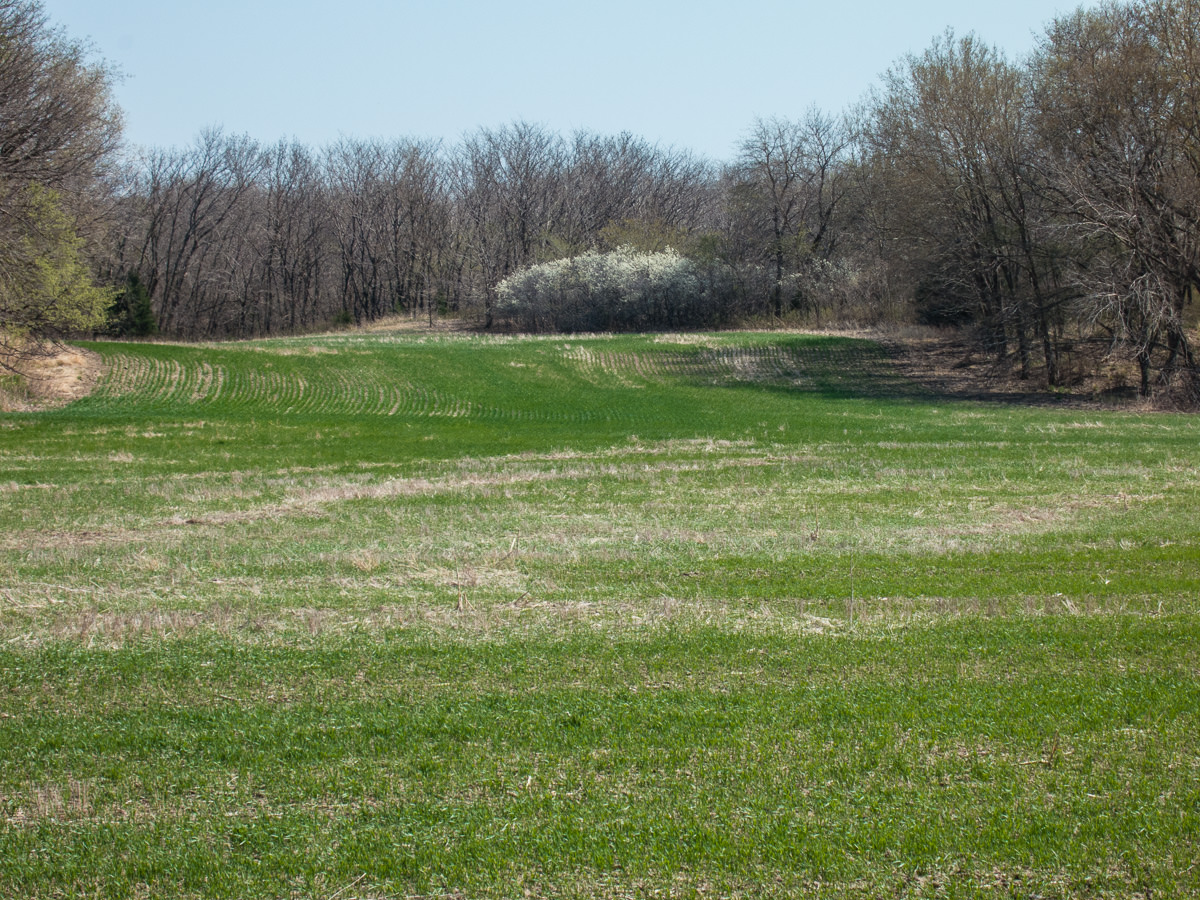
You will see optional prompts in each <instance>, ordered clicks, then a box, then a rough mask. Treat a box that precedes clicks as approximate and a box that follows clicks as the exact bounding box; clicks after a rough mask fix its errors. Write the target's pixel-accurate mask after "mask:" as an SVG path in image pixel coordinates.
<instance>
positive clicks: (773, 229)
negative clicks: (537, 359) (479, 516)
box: [0, 0, 1200, 394]
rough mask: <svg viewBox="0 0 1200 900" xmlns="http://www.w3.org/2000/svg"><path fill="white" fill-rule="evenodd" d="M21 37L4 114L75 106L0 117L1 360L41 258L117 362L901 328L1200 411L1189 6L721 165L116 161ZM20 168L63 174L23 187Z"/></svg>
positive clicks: (1054, 379)
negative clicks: (396, 321)
mask: <svg viewBox="0 0 1200 900" xmlns="http://www.w3.org/2000/svg"><path fill="white" fill-rule="evenodd" d="M39 22H40V23H41V24H40V25H39V24H38V23H39ZM21 23H24V25H23V26H22V24H21ZM30 23H32V24H30ZM18 26H21V27H24V28H25V29H26V31H27V32H30V33H31V34H32V38H30V37H29V36H28V35H27V36H26V38H24V39H23V40H24V41H25V44H27V45H30V46H33V47H35V48H36V47H41V52H42V56H41V57H37V56H36V54H35V55H34V58H33V61H32V62H28V61H27V62H26V63H25V64H24V65H25V68H24V69H22V68H21V67H19V66H16V65H14V64H13V63H10V62H9V60H8V59H7V57H6V56H4V54H11V53H12V50H11V48H12V47H13V46H20V45H21V40H22V39H17V40H9V41H6V42H3V43H0V104H13V103H15V104H18V105H19V104H20V102H21V99H20V98H22V97H27V96H28V95H29V92H28V90H25V91H24V93H22V92H21V91H20V90H12V89H8V88H5V87H4V84H6V83H8V82H11V81H12V80H13V79H16V78H18V77H22V78H26V79H28V78H30V77H33V78H34V80H35V81H36V78H37V77H43V80H46V78H45V77H44V76H45V75H46V74H47V73H50V72H54V71H58V69H56V68H55V66H56V65H58V64H59V63H64V64H65V65H66V66H67V69H68V70H70V71H73V72H75V73H76V75H77V76H81V77H76V78H75V79H74V80H73V81H72V80H71V79H65V80H64V81H63V82H62V83H59V84H57V87H55V86H54V84H52V83H48V84H47V86H46V87H45V88H44V91H45V92H46V93H47V95H48V96H49V95H53V93H54V91H55V90H57V91H59V92H60V93H62V94H64V95H67V96H71V97H74V98H75V99H76V100H78V101H79V103H77V104H76V108H77V109H78V110H79V112H77V113H76V115H77V117H79V119H80V121H81V122H82V123H83V126H82V130H83V131H84V132H85V133H86V134H87V135H88V136H89V138H90V143H88V142H79V141H75V142H71V144H70V146H71V150H70V153H67V152H65V151H64V152H59V153H58V155H57V156H56V155H55V153H56V152H58V151H54V150H53V148H52V147H51V146H50V144H51V143H52V141H51V140H50V139H51V138H52V136H53V135H54V134H55V133H56V132H58V131H60V130H62V129H63V128H64V127H66V125H67V124H68V123H69V121H71V120H70V117H69V115H68V113H69V109H68V107H69V104H68V105H67V106H64V107H62V108H61V109H60V108H58V107H54V106H53V104H43V106H42V107H38V114H39V115H42V116H43V118H42V119H40V120H38V119H37V118H36V116H34V117H33V118H32V119H31V124H28V125H26V126H24V130H22V128H21V126H19V125H18V124H17V123H18V122H19V121H20V117H19V116H11V117H10V115H9V114H8V113H7V110H8V106H7V105H5V106H4V110H5V111H6V114H5V116H4V118H3V119H2V120H0V130H3V131H4V132H6V133H4V134H0V200H3V202H2V203H0V242H2V250H3V257H2V258H0V294H2V297H0V302H2V303H3V307H2V309H3V316H4V324H5V328H6V329H8V330H11V329H12V328H13V323H14V322H17V321H18V317H16V316H15V313H14V310H16V309H17V307H18V306H19V305H20V304H18V303H17V302H16V301H15V300H14V299H13V298H17V297H21V296H29V293H30V292H29V289H28V284H31V283H33V282H32V281H30V278H33V281H36V278H35V277H33V276H29V274H28V273H30V272H34V271H35V270H36V269H37V266H35V265H33V263H35V262H36V261H37V260H38V259H39V258H45V257H46V256H47V255H48V254H47V250H46V247H45V246H43V244H38V243H37V241H35V240H32V239H29V240H26V241H25V243H22V238H21V235H22V234H25V235H28V234H37V235H50V237H49V238H39V239H40V240H43V242H45V241H46V240H48V241H49V242H50V243H51V244H54V245H55V246H56V247H57V251H56V252H57V253H58V258H59V260H60V262H59V263H56V264H55V266H56V267H57V268H56V269H55V266H51V268H52V269H55V271H57V272H58V273H59V274H62V273H63V272H65V271H66V270H68V269H71V265H68V263H70V262H71V260H75V259H86V260H87V261H89V262H90V263H91V265H92V267H93V275H94V279H93V282H92V283H93V284H94V285H99V287H97V288H96V290H99V291H104V290H107V291H109V292H110V293H109V294H107V295H105V296H108V297H110V298H111V297H115V304H114V306H113V311H112V312H111V313H110V324H109V326H108V327H109V328H110V330H111V331H113V332H114V333H122V334H144V333H148V332H151V331H157V332H158V333H161V334H164V335H168V336H172V337H180V338H188V339H195V338H223V337H251V336H261V335H270V334H281V333H293V332H298V331H305V330H313V329H319V328H327V327H330V326H335V325H339V324H352V323H359V324H362V323H366V322H370V321H373V320H376V319H379V318H381V317H384V316H392V315H397V314H401V315H409V316H422V317H428V318H430V319H433V318H435V317H438V316H447V315H450V316H457V317H460V318H467V319H470V320H473V321H475V322H477V323H478V325H479V326H481V327H484V328H504V327H521V328H536V329H563V330H579V329H588V328H661V327H705V326H719V325H731V324H750V323H765V322H769V321H779V320H783V321H789V322H795V323H803V324H810V325H815V326H821V325H829V324H872V325H884V326H886V325H889V324H898V323H903V322H910V321H917V322H922V323H925V324H930V325H944V326H953V327H958V328H962V329H965V330H967V331H968V332H969V333H970V334H971V335H972V336H973V339H974V340H975V341H976V342H977V345H978V347H979V348H981V349H982V350H984V351H986V352H988V353H990V354H993V355H994V357H995V358H996V359H997V360H1001V361H1011V363H1012V365H1013V366H1014V367H1015V368H1016V370H1017V371H1018V372H1019V373H1020V374H1021V375H1022V376H1023V377H1028V378H1034V379H1040V380H1042V381H1044V382H1045V383H1046V384H1048V385H1050V386H1055V385H1060V384H1064V383H1066V382H1068V381H1070V380H1071V379H1073V378H1076V377H1079V376H1080V375H1082V374H1085V373H1086V372H1087V371H1088V370H1089V368H1094V367H1095V366H1097V365H1099V364H1100V362H1101V361H1102V360H1104V359H1106V358H1111V357H1112V356H1113V355H1117V356H1121V357H1124V358H1126V359H1128V360H1129V361H1130V362H1131V363H1136V371H1137V373H1138V374H1137V380H1138V384H1137V387H1138V389H1139V390H1140V392H1141V393H1142V394H1150V393H1152V392H1153V391H1155V390H1157V389H1160V388H1161V387H1163V386H1172V387H1173V388H1175V389H1179V390H1183V391H1185V392H1186V391H1191V392H1193V393H1195V392H1197V391H1198V390H1200V370H1198V368H1197V361H1196V353H1195V349H1194V346H1193V341H1194V337H1193V336H1194V333H1195V312H1194V304H1193V299H1194V291H1195V286H1196V284H1197V276H1198V269H1200V221H1198V219H1200V149H1198V148H1200V140H1198V135H1197V133H1196V131H1197V129H1198V128H1200V0H1133V2H1124V3H1115V2H1106V3H1103V4H1102V5H1099V6H1096V7H1092V8H1081V9H1079V10H1077V11H1076V12H1074V13H1071V14H1069V15H1065V16H1061V17H1059V18H1057V19H1055V20H1054V21H1053V22H1051V23H1050V24H1049V25H1048V26H1047V27H1046V29H1045V31H1044V33H1043V34H1042V36H1041V38H1040V40H1039V41H1038V44H1037V46H1036V48H1035V49H1034V51H1033V52H1032V53H1030V54H1029V55H1028V56H1027V57H1025V58H1021V59H1016V60H1012V59H1009V58H1007V57H1006V56H1005V55H1004V54H1003V53H1001V52H1000V51H998V50H997V49H995V48H994V47H992V46H990V45H988V44H987V43H986V42H985V41H983V40H982V39H980V38H979V37H977V36H975V35H968V36H965V37H959V36H955V35H953V34H951V33H947V34H945V35H943V36H942V37H940V38H938V39H936V40H935V41H933V42H932V44H931V45H930V47H929V48H928V49H926V50H925V51H924V52H922V53H917V54H912V55H909V56H906V57H904V58H902V59H900V60H899V61H897V62H896V63H895V64H894V65H893V66H892V68H891V69H890V70H888V72H887V73H886V75H885V76H884V77H883V78H882V79H881V81H880V83H879V84H878V85H877V86H876V88H875V89H874V90H872V91H871V92H870V93H869V94H868V95H867V96H866V97H865V98H863V100H862V101H861V102H860V103H859V104H857V105H856V106H855V107H854V108H852V109H850V110H846V111H844V112H842V113H840V114H836V115H835V114H830V113H827V112H824V111H822V110H819V109H815V108H814V109H810V110H808V111H807V112H804V113H802V114H800V115H799V116H796V117H792V118H787V117H779V118H770V119H760V120H758V121H755V122H754V123H753V124H752V125H751V127H750V128H749V129H748V130H747V132H746V134H745V135H744V136H743V139H742V140H741V142H740V144H739V145H738V147H737V151H736V153H735V154H734V156H733V158H732V159H731V160H728V161H724V162H714V161H711V160H707V159H703V158H701V157H699V156H697V155H695V154H693V153H690V152H688V151H687V150H681V149H677V148H671V147H666V148H664V147H662V146H659V145H656V144H653V143H650V142H648V141H646V140H644V139H642V138H639V137H637V136H635V135H630V134H621V135H600V134H593V133H588V132H578V133H575V134H572V135H569V136H563V135H559V134H555V133H553V132H551V131H549V130H547V129H545V128H543V127H541V126H539V125H536V124H531V123H527V122H515V123H511V124H508V125H505V126H502V127H498V128H480V129H478V130H476V131H474V132H472V133H470V134H468V135H466V136H464V137H463V138H462V139H461V140H460V141H458V142H455V143H453V144H448V143H441V142H432V141H417V140H410V139H403V138H401V139H396V140H391V141H360V140H349V139H347V140H343V141H340V142H338V143H336V144H334V145H332V146H328V147H323V148H311V147H307V146H304V145H302V144H297V143H295V142H287V141H284V142H280V143H278V144H274V145H262V144H259V143H257V142H255V141H252V140H250V139H249V138H247V137H244V136H238V135H230V134H226V133H223V132H222V131H220V130H216V129H214V130H209V131H206V132H204V133H202V134H201V135H200V137H199V138H198V139H197V140H196V141H195V142H194V143H193V144H192V145H191V146H188V147H183V148H173V149H154V150H144V151H141V152H137V153H133V154H131V153H118V152H117V151H116V149H115V142H114V141H113V136H114V134H115V133H117V131H118V130H119V120H118V117H117V115H116V111H115V108H114V107H113V105H112V103H111V99H110V97H111V94H110V88H111V77H110V74H109V73H108V71H107V70H106V69H105V68H104V67H103V66H101V65H96V64H90V63H88V62H87V61H86V57H85V55H84V54H83V52H82V50H81V49H80V48H79V46H78V45H76V44H72V43H71V42H70V41H69V40H67V39H65V38H64V37H63V36H61V35H60V34H58V33H57V32H53V30H52V29H48V26H46V25H45V20H44V16H43V15H42V14H41V10H40V7H39V6H38V4H37V3H36V2H32V0H0V28H3V30H4V33H5V34H6V35H10V34H17V35H18V38H19V37H20V35H19V34H18V32H19V30H20V29H19V28H18ZM39 28H40V29H41V30H40V31H39ZM39 60H40V62H39ZM56 61H57V62H56ZM71 66H74V68H73V69H71ZM26 70H28V71H26ZM22 72H24V73H25V74H21V73H22ZM29 72H32V73H34V74H33V75H30V74H29ZM39 72H41V73H42V75H38V73H39ZM82 76H86V77H82ZM51 81H52V79H51ZM89 116H90V118H89ZM48 123H49V124H48ZM51 124H52V125H53V127H51ZM43 130H45V137H46V140H45V142H44V143H45V146H44V147H43V141H42V133H43ZM30 134H34V135H37V138H36V139H31V138H30V137H29V135H30ZM22 135H25V136H24V137H22ZM22 141H24V143H22ZM21 147H23V148H24V149H23V150H19V151H18V150H14V149H13V148H21ZM81 148H82V149H81ZM39 154H44V156H45V158H46V159H47V160H52V161H56V160H61V161H62V165H61V166H60V169H53V168H50V169H46V170H44V171H41V170H36V169H35V168H30V167H26V168H24V169H22V168H20V167H19V166H18V165H17V163H18V161H20V160H21V159H28V158H37V157H38V155H39ZM13 198H18V200H19V202H18V201H16V200H14V199H13ZM64 198H66V199H64ZM22 210H24V211H22ZM22 217H23V218H22ZM54 223H57V225H55V224H54ZM56 234H57V235H58V237H54V235H56ZM72 254H75V256H72ZM51 255H52V254H51ZM23 267H24V268H23ZM22 271H25V272H26V275H25V276H21V275H20V272H22ZM14 273H16V274H14ZM43 274H44V273H43ZM22 277H25V278H26V280H25V281H21V278H22ZM37 277H43V276H37ZM672 279H675V280H672ZM43 280H45V278H44V277H43ZM689 286H690V287H689ZM76 287H77V288H78V287H79V283H78V279H76ZM34 295H35V296H36V297H37V299H36V300H35V301H32V302H31V303H29V304H27V305H32V306H33V307H35V308H37V307H39V305H41V306H43V307H44V306H45V305H46V298H45V292H44V291H43V293H42V294H40V295H38V294H36V292H34ZM93 299H95V297H93ZM93 305H94V304H93ZM85 319H86V320H87V321H88V322H91V321H93V320H94V316H93V319H87V317H86V316H84V317H83V318H82V319H81V318H79V317H76V319H75V320H73V321H71V322H66V323H65V325H67V326H70V327H74V328H75V329H76V330H79V329H80V328H81V327H87V326H86V324H84V320H85ZM28 330H34V331H35V330H37V323H36V322H33V324H30V325H29V326H28Z"/></svg>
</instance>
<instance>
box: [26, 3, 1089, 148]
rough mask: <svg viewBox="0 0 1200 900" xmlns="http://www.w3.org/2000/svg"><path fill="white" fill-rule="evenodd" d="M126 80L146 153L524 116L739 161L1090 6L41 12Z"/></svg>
mask: <svg viewBox="0 0 1200 900" xmlns="http://www.w3.org/2000/svg"><path fill="white" fill-rule="evenodd" d="M42 5H43V8H44V10H45V12H46V13H47V14H48V16H49V17H50V19H51V21H52V22H54V23H55V24H57V25H58V26H60V27H62V28H63V29H64V30H65V31H66V33H67V34H68V35H69V36H71V37H72V38H75V39H79V40H86V41H88V42H90V44H91V45H92V46H93V48H94V50H95V57H96V58H102V59H104V60H106V61H107V62H108V63H110V64H111V65H113V66H114V67H116V68H117V69H119V70H120V71H121V72H122V73H123V79H122V81H121V82H120V83H119V84H118V85H117V87H116V91H115V93H116V99H117V102H118V104H119V105H120V106H121V107H122V109H123V110H124V112H125V136H126V141H127V144H128V145H129V146H130V147H131V148H136V147H181V146H185V145H188V144H190V143H192V141H194V140H195V138H196V137H197V135H199V133H200V132H201V131H202V130H204V129H206V128H210V127H220V128H223V129H224V130H225V131H226V132H227V133H232V134H246V135H249V136H250V137H252V138H255V139H257V140H259V141H261V142H264V143H274V142H275V141H278V140H280V139H285V138H286V139H295V140H298V141H300V142H301V143H304V144H307V145H309V146H312V147H321V146H324V145H327V144H330V143H333V142H335V141H337V140H339V139H340V138H343V137H345V138H383V139H390V138H399V137H408V138H432V139H441V140H444V141H446V142H447V143H454V142H456V141H457V140H459V139H460V138H461V137H462V136H463V135H464V134H466V133H468V132H471V131H474V130H476V129H478V128H480V127H489V128H495V127H499V126H502V125H504V124H506V123H510V122H514V121H517V120H524V121H527V122H531V123H535V124H538V125H542V126H544V127H546V128H548V129H550V130H552V131H555V132H558V133H561V134H564V135H567V134H570V133H571V132H573V131H575V130H577V129H583V130H587V131H591V132H596V133H601V134H616V133H618V132H622V131H629V132H632V133H633V134H635V135H638V136H639V137H643V138H645V139H647V140H649V141H651V142H653V143H656V144H659V145H661V146H664V147H667V146H672V147H675V148H680V149H687V150H691V151H693V152H695V153H698V154H700V155H703V156H707V157H709V158H711V159H713V160H717V161H722V160H730V159H732V158H733V157H734V156H735V155H736V152H737V145H738V143H739V141H740V140H741V139H742V138H743V137H744V136H745V134H746V132H747V131H748V130H749V128H750V127H751V126H752V124H753V122H754V120H755V119H756V118H758V117H763V118H767V117H771V116H780V117H786V118H798V117H800V116H802V115H803V114H804V112H805V111H806V110H808V109H809V108H810V107H812V106H817V107H820V108H821V109H823V110H825V111H827V112H840V111H841V110H844V109H846V108H848V107H849V106H851V105H852V104H854V103H856V102H857V101H858V100H860V99H861V98H862V96H863V95H864V94H865V93H866V92H867V91H868V90H869V89H870V88H871V87H872V86H875V85H878V83H879V76H880V75H881V74H882V73H883V72H885V71H886V70H887V69H888V68H889V67H890V66H892V65H893V64H894V63H895V62H896V61H897V60H899V59H901V58H902V57H903V56H904V55H906V54H908V53H920V52H922V51H923V50H924V49H926V48H927V47H929V46H930V44H931V43H932V41H933V40H934V38H935V37H937V36H939V35H941V34H943V33H944V32H945V31H946V29H947V28H952V29H953V30H954V31H955V33H956V34H959V35H963V34H966V33H968V32H974V33H975V34H976V35H977V36H979V37H980V38H982V39H984V40H985V41H986V42H988V43H991V44H994V45H996V46H998V47H999V48H1001V49H1002V50H1004V51H1005V52H1006V53H1007V54H1008V55H1009V56H1010V57H1015V56H1019V55H1021V54H1023V53H1026V52H1028V51H1029V50H1031V49H1032V48H1033V47H1034V45H1035V43H1036V37H1037V35H1038V34H1039V33H1041V32H1042V31H1043V30H1044V27H1045V25H1046V24H1047V23H1048V22H1049V21H1050V20H1051V19H1053V18H1054V17H1055V16H1056V15H1061V14H1064V13H1067V12H1070V11H1071V10H1073V9H1074V8H1075V7H1076V6H1077V5H1078V3H1077V2H1057V0H1041V2H1037V0H1009V2H1006V3H977V2H976V3H972V2H964V0H922V2H913V3H895V2H855V0H840V2H839V0H824V2H820V3H815V2H807V0H805V2H800V0H794V2H786V0H606V2H604V3H588V4H583V3H564V2H562V0H507V2H485V0H439V2H435V0H426V2H417V0H392V2H385V0H339V2H338V3H337V4H336V5H335V4H334V3H332V2H315V0H205V2H202V3H201V2H191V0H42Z"/></svg>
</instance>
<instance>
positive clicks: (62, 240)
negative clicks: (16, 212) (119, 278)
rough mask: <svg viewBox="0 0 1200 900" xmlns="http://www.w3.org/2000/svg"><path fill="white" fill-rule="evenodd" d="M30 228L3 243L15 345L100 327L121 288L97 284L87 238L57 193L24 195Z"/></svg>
mask: <svg viewBox="0 0 1200 900" xmlns="http://www.w3.org/2000/svg"><path fill="white" fill-rule="evenodd" d="M21 201H22V206H23V210H22V219H23V221H24V224H25V226H26V227H25V228H24V229H22V231H21V233H18V234H16V235H13V236H10V237H9V239H8V240H7V241H5V242H4V244H3V245H0V324H2V326H3V330H4V332H5V334H6V337H7V339H8V342H9V343H13V342H18V343H19V342H22V341H24V340H26V339H28V338H39V337H55V336H60V335H65V334H72V333H78V332H89V331H96V330H98V329H101V328H103V327H104V325H105V323H106V322H107V317H108V310H109V307H110V306H112V302H113V297H114V294H115V291H113V289H111V288H103V287H99V286H97V285H96V284H95V283H94V282H93V280H92V276H91V270H90V268H89V266H88V264H87V261H86V260H85V259H84V257H83V248H84V242H83V240H82V238H80V237H79V234H78V233H77V231H76V228H75V223H74V222H73V220H72V217H71V216H70V214H69V213H68V212H67V211H66V209H65V208H64V207H63V205H62V203H61V202H60V200H59V197H58V194H57V192H55V191H52V190H50V189H49V188H45V187H43V186H41V185H39V184H36V183H35V184H31V185H29V186H28V187H27V188H26V190H25V191H24V192H23V194H22V195H21Z"/></svg>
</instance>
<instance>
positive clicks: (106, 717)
mask: <svg viewBox="0 0 1200 900" xmlns="http://www.w3.org/2000/svg"><path fill="white" fill-rule="evenodd" d="M92 349H94V350H96V351H97V352H99V353H100V354H102V355H103V357H104V359H105V362H106V364H107V365H108V367H109V371H108V374H107V375H106V376H105V378H104V379H103V380H102V382H101V384H100V386H99V388H98V390H97V391H96V392H94V393H93V394H92V395H91V396H90V397H88V398H87V399H84V400H81V401H78V402H76V403H73V404H71V405H69V406H67V407H65V408H62V409H58V410H52V411H45V412H39V413H22V414H12V415H6V416H4V417H2V418H0V543H2V547H0V896H5V897H7V896H12V897H39V898H50V897H230V898H233V897H239V898H241V897H246V898H253V897H270V898H276V897H305V898H307V897H312V898H324V900H335V898H337V900H349V898H353V897H358V898H366V897H372V898H385V897H386V898H399V897H414V896H420V897H446V896H452V897H459V898H468V897H525V896H533V897H550V896H554V897H651V896H661V897H713V896H728V897H758V896H763V897H775V896H779V897H787V896H797V897H800V896H804V897H808V896H820V897H907V896H913V897H971V896H983V897H1106V896H1112V897H1129V896H1135V895H1137V896H1141V897H1146V898H1149V897H1151V896H1153V897H1156V898H1157V897H1187V896H1195V895H1197V893H1200V716H1198V711H1200V515H1198V513H1200V419H1197V418H1195V417H1189V416H1181V415H1160V414H1138V413H1134V412H1119V411H1097V410H1090V409H1034V408H1023V407H1015V406H1006V405H1000V404H986V403H966V402H962V401H952V400H949V399H947V398H944V397H938V396H934V395H930V394H928V393H926V392H923V391H922V390H920V389H918V388H917V387H915V386H914V385H912V384H910V383H908V382H906V381H905V380H904V379H903V378H900V377H899V376H898V375H897V374H896V372H895V370H894V369H893V367H892V365H891V362H890V360H889V358H888V356H887V354H886V353H885V352H884V351H883V350H881V349H880V348H879V347H878V346H876V345H874V344H871V343H869V342H864V341H855V340H850V339H840V338H827V337H810V336H797V335H777V334H776V335H765V334H764V335H752V334H722V335H705V336H667V337H653V336H647V337H595V338H582V339H581V338H564V337H555V338H520V337H512V338H500V337H478V336H436V335H428V336H422V335H411V334H410V335H388V334H375V335H360V334H346V335H339V336H333V337H320V338H303V339H288V340H275V341H269V342H253V343H239V344H222V345H213V346H187V347H183V346H171V345H152V344H147V345H122V344H109V343H106V344H98V345H94V346H93V347H92Z"/></svg>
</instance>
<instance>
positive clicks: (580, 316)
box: [496, 247, 735, 332]
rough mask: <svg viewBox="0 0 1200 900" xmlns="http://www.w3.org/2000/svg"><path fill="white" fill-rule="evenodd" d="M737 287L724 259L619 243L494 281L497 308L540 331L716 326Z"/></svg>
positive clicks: (724, 319) (517, 323)
mask: <svg viewBox="0 0 1200 900" xmlns="http://www.w3.org/2000/svg"><path fill="white" fill-rule="evenodd" d="M734 293H735V292H734V284H733V279H732V277H731V274H730V273H729V271H728V270H727V268H726V267H724V266H720V265H718V264H703V263H698V262H696V261H695V260H692V259H688V258H687V257H685V256H681V255H680V254H679V253H677V252H676V251H675V250H672V249H667V250H665V251H662V252H656V253H649V252H642V251H638V250H635V249H633V248H632V247H618V248H617V249H616V250H611V251H608V252H601V251H598V250H590V251H588V252H586V253H581V254H579V255H578V256H572V257H569V258H565V259H558V260H554V261H553V262H547V263H542V264H540V265H536V266H531V267H529V268H527V269H522V270H521V271H519V272H517V273H516V274H514V275H511V276H509V277H508V278H506V279H505V280H504V281H502V282H500V284H499V285H498V286H497V288H496V298H497V299H496V313H497V315H498V316H499V317H501V318H503V319H505V320H507V321H508V322H509V323H511V324H512V325H513V326H515V327H517V328H520V329H522V330H525V331H535V332H546V331H566V332H579V331H644V330H654V329H668V330H669V329H675V328H710V327H715V326H719V325H721V324H724V323H725V322H727V321H728V319H729V314H730V311H731V308H732V303H733V301H734Z"/></svg>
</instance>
